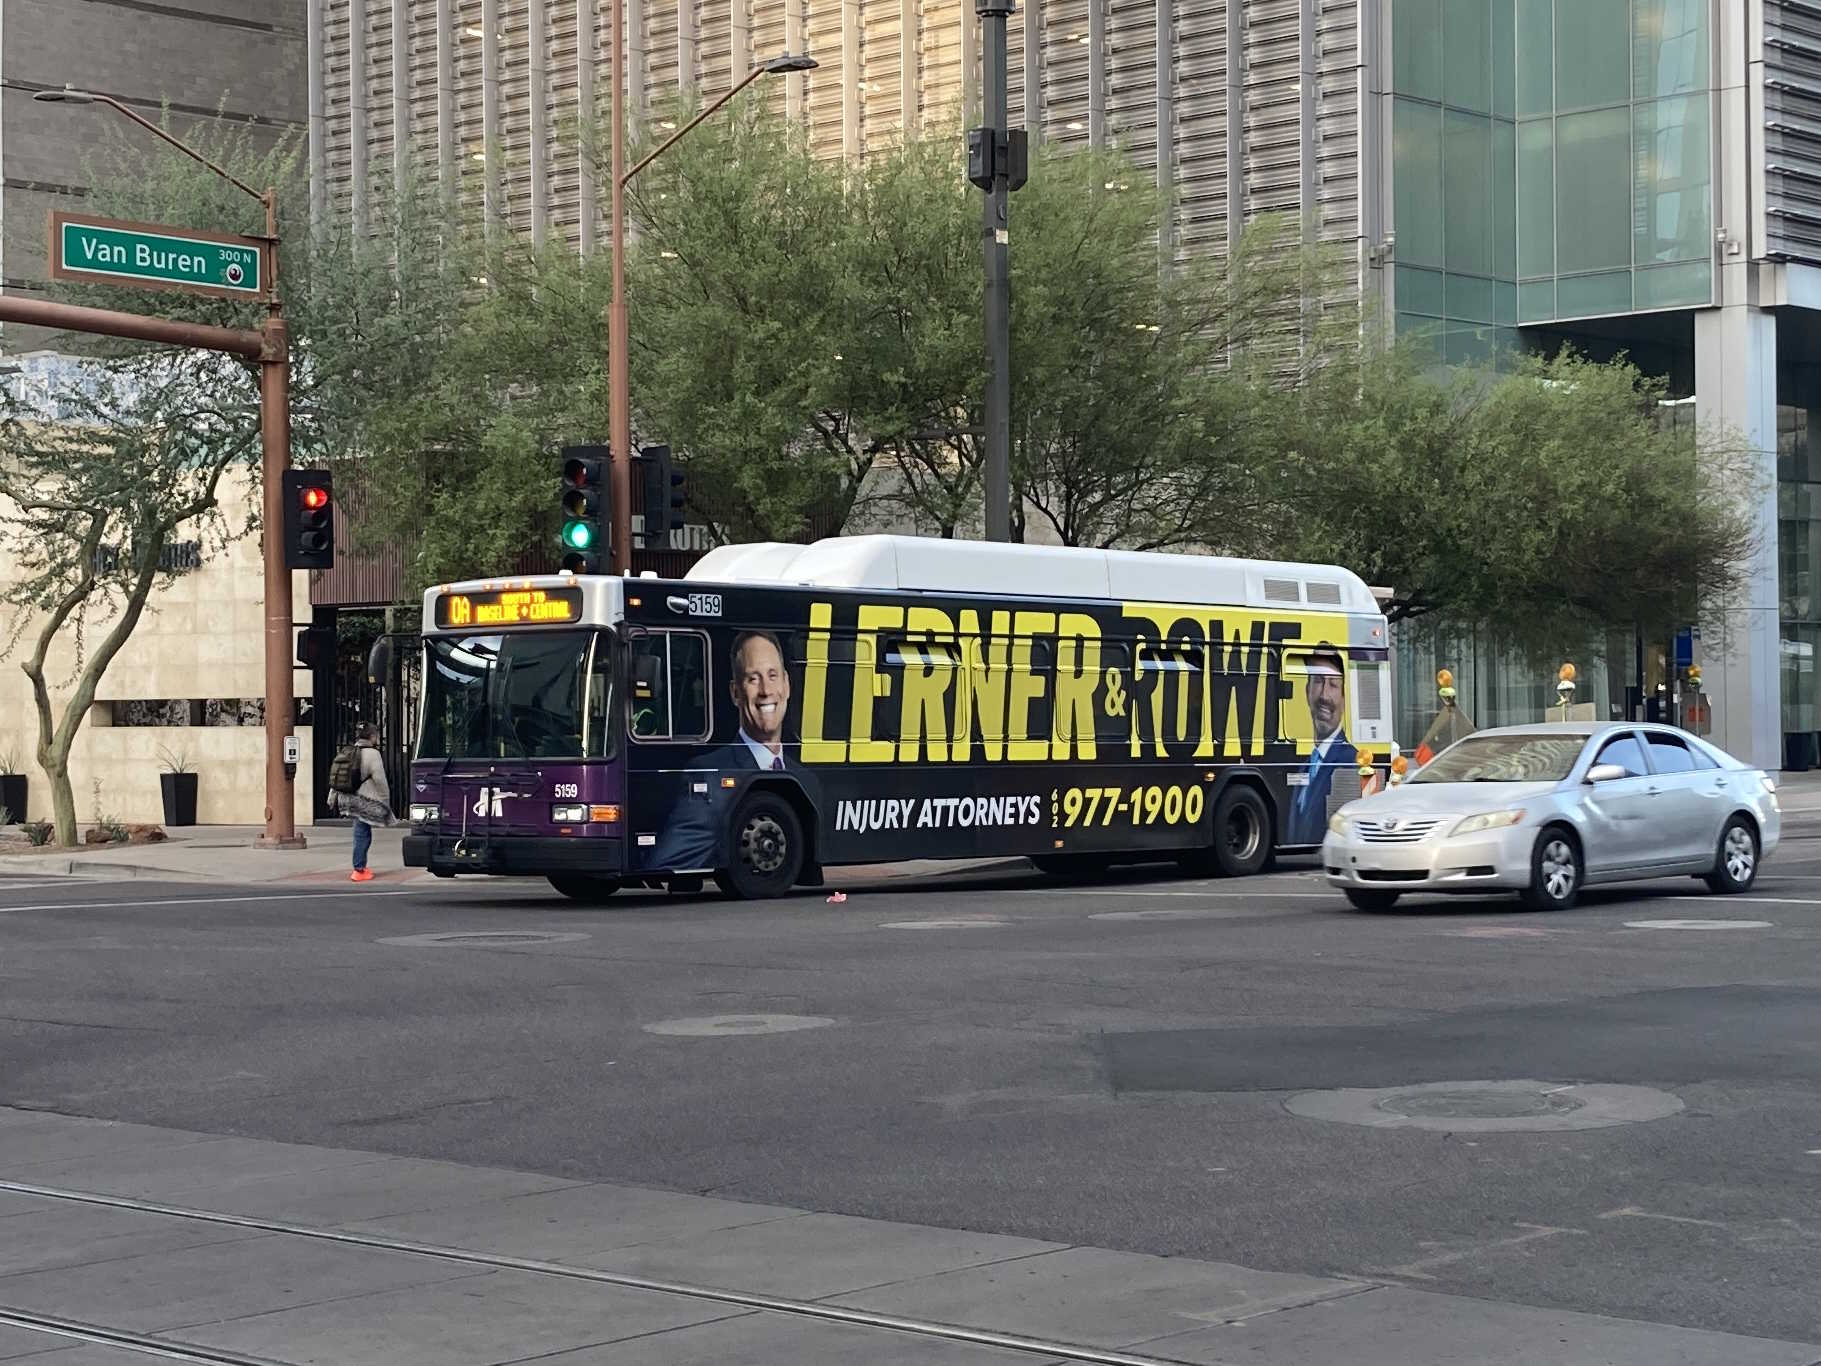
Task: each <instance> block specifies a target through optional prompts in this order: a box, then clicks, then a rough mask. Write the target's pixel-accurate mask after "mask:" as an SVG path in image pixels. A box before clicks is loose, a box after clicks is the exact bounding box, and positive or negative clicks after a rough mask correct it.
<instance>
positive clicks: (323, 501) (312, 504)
mask: <svg viewBox="0 0 1821 1366" xmlns="http://www.w3.org/2000/svg"><path fill="white" fill-rule="evenodd" d="M303 505H304V506H305V507H306V508H308V509H309V510H310V511H311V512H315V511H316V510H317V509H319V508H326V507H328V506H329V491H328V490H327V489H322V488H307V489H304V490H303Z"/></svg>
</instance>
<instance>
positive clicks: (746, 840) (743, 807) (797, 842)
mask: <svg viewBox="0 0 1821 1366" xmlns="http://www.w3.org/2000/svg"><path fill="white" fill-rule="evenodd" d="M727 850H728V859H729V862H728V865H727V867H726V868H725V869H724V870H723V871H722V874H720V875H717V876H716V877H715V885H716V886H718V887H720V888H721V890H723V891H725V892H728V893H729V894H730V895H732V896H736V897H739V898H740V899H742V900H745V901H757V900H760V899H762V898H765V897H773V896H782V895H783V894H784V893H785V892H788V891H789V890H790V889H791V888H792V887H793V886H794V885H796V881H797V875H798V874H799V873H801V872H802V870H803V854H804V848H803V823H802V822H801V821H799V820H798V819H797V813H796V811H795V810H794V809H792V807H791V805H790V803H789V802H787V801H785V800H784V798H782V797H780V796H778V795H777V794H776V793H773V792H754V793H752V794H751V795H750V796H748V797H747V798H746V800H745V801H743V802H741V803H740V806H739V809H738V810H736V811H735V812H734V814H733V825H732V827H731V829H730V834H729V839H728V841H727ZM723 876H724V877H725V881H723V880H722V879H723Z"/></svg>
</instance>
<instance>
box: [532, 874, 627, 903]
mask: <svg viewBox="0 0 1821 1366" xmlns="http://www.w3.org/2000/svg"><path fill="white" fill-rule="evenodd" d="M549 881H550V885H551V886H552V887H554V888H556V889H557V891H559V892H561V893H562V894H563V895H564V896H566V897H568V898H569V899H570V900H571V901H586V902H589V903H591V904H593V903H597V902H602V901H605V900H606V899H607V898H608V897H610V896H612V895H613V894H614V893H615V892H617V891H619V890H620V884H619V882H618V881H617V880H615V879H614V878H610V877H590V876H589V875H588V874H586V873H552V874H550V879H549Z"/></svg>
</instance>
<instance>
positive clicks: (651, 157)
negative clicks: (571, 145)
mask: <svg viewBox="0 0 1821 1366" xmlns="http://www.w3.org/2000/svg"><path fill="white" fill-rule="evenodd" d="M765 72H766V68H765V67H763V66H755V67H754V68H753V69H752V70H751V71H748V72H747V73H746V75H745V76H744V77H743V78H742V79H741V81H740V83H739V84H738V85H736V86H734V87H733V88H732V89H731V90H729V91H727V92H726V93H725V94H724V95H722V96H721V97H720V98H719V99H717V100H716V101H715V102H714V103H713V104H711V105H709V106H708V108H706V109H704V110H703V111H702V112H701V113H699V114H697V115H696V116H695V117H694V118H693V119H691V120H690V121H689V122H688V123H686V124H684V125H683V126H682V127H681V128H679V129H677V131H676V132H674V133H672V134H671V135H670V136H669V137H667V138H665V139H664V141H663V142H661V143H659V144H658V145H657V146H656V147H654V148H652V150H651V151H649V152H647V153H646V154H645V156H644V159H643V160H641V161H640V162H639V163H638V165H636V166H634V167H633V168H632V169H631V170H630V171H628V172H626V174H625V175H623V176H621V177H620V184H621V185H627V184H630V183H631V181H632V178H633V177H634V176H635V175H637V174H638V173H639V172H640V171H642V170H644V169H645V168H646V167H647V166H649V165H651V163H652V162H654V161H656V160H657V159H658V158H659V157H661V156H663V155H664V153H666V152H668V151H669V150H670V149H671V148H672V147H674V146H676V145H677V143H679V142H681V141H682V140H683V139H684V138H686V137H688V136H689V134H690V133H691V132H692V131H693V130H694V129H695V126H696V125H697V124H698V123H700V122H701V121H702V120H703V119H705V118H707V117H708V116H709V115H710V114H712V113H714V111H715V110H717V109H719V108H720V107H721V106H722V105H724V104H726V103H727V101H729V100H731V99H732V98H733V97H734V96H735V95H737V94H739V93H740V92H741V91H742V90H744V89H746V87H747V86H749V85H751V84H752V83H753V82H754V81H756V80H758V79H759V77H761V76H763V75H764V74H765Z"/></svg>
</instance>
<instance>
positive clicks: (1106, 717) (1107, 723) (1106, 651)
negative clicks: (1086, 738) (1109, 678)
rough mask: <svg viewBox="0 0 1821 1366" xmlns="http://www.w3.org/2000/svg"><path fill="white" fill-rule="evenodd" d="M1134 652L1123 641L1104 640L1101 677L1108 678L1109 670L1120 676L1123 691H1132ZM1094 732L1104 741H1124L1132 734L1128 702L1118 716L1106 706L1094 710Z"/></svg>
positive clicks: (1101, 652) (1102, 644)
mask: <svg viewBox="0 0 1821 1366" xmlns="http://www.w3.org/2000/svg"><path fill="white" fill-rule="evenodd" d="M1131 668H1132V650H1131V647H1130V646H1129V645H1127V644H1126V642H1125V641H1123V640H1103V641H1101V642H1100V675H1101V677H1102V678H1104V677H1106V674H1107V671H1108V670H1113V671H1115V672H1116V673H1118V674H1119V676H1120V679H1121V682H1122V685H1123V689H1124V691H1126V692H1128V693H1129V692H1130V691H1131V687H1132V683H1131ZM1094 731H1095V735H1096V737H1097V738H1098V739H1100V740H1102V741H1109V740H1124V739H1125V738H1126V737H1127V736H1129V735H1130V734H1131V733H1132V711H1131V703H1130V701H1129V700H1128V702H1127V703H1126V705H1125V706H1122V707H1120V708H1118V711H1117V714H1115V713H1111V712H1108V711H1107V709H1106V708H1105V707H1104V706H1096V707H1095V708H1094Z"/></svg>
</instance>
